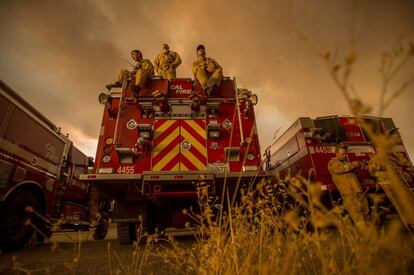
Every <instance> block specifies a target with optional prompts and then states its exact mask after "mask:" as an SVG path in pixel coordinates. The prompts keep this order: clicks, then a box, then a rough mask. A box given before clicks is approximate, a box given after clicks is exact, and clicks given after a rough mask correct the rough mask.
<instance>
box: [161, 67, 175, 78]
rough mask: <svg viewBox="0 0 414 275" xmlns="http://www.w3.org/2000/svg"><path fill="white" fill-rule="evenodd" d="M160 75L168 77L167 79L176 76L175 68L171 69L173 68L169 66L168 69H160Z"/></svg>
mask: <svg viewBox="0 0 414 275" xmlns="http://www.w3.org/2000/svg"><path fill="white" fill-rule="evenodd" d="M160 76H162V77H163V78H165V79H168V80H171V79H175V78H177V76H176V72H175V69H173V68H169V69H166V70H161V71H160Z"/></svg>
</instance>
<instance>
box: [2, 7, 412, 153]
mask: <svg viewBox="0 0 414 275" xmlns="http://www.w3.org/2000/svg"><path fill="white" fill-rule="evenodd" d="M0 3H1V5H0V31H1V36H0V42H1V43H0V50H1V52H0V78H1V79H2V80H3V81H5V82H6V83H7V84H8V85H9V86H11V87H12V88H13V89H14V90H16V91H17V92H18V93H20V94H21V95H22V96H23V97H25V98H26V99H27V100H28V101H29V102H30V103H32V104H33V105H34V106H35V107H36V108H38V109H39V110H40V111H41V112H42V113H43V114H45V115H46V116H47V117H49V118H50V120H52V121H54V122H55V123H56V124H57V125H59V126H61V127H62V129H63V131H64V132H68V133H69V134H70V136H71V138H72V140H74V142H75V144H78V145H79V146H80V147H81V148H82V149H83V150H85V151H87V152H88V153H90V154H94V153H93V151H94V149H95V146H96V138H97V137H98V133H99V128H100V122H101V115H102V106H101V105H99V104H98V101H97V96H98V94H99V93H100V92H102V91H104V87H105V85H106V84H108V83H110V82H113V81H114V80H115V77H116V75H117V73H118V71H119V69H121V68H128V66H129V65H128V64H127V63H126V62H125V61H124V60H123V59H124V58H126V59H130V57H129V52H130V50H131V49H140V50H141V51H142V52H143V54H144V58H148V59H150V60H151V61H152V60H154V58H155V56H156V55H157V54H158V53H159V52H160V50H161V45H162V44H163V43H165V42H166V43H168V44H169V45H170V48H171V49H172V50H174V51H177V52H178V53H179V54H180V55H181V57H182V60H183V64H182V65H181V66H180V67H179V68H178V70H177V76H178V77H185V78H190V77H192V75H191V64H192V61H194V59H195V48H196V46H197V45H198V44H200V43H202V44H204V45H205V46H206V51H207V54H208V55H209V56H211V57H212V58H214V59H215V60H216V61H217V62H218V63H219V64H220V65H221V66H222V67H223V70H224V74H225V75H226V76H230V77H235V78H236V81H237V84H238V86H239V87H241V88H248V89H250V90H252V91H253V92H255V93H256V94H258V96H259V104H258V105H257V106H256V113H257V118H258V130H259V135H260V141H261V148H262V150H263V149H264V148H265V147H267V146H268V145H269V144H270V143H271V141H272V138H273V136H274V133H275V131H276V130H277V129H279V128H281V130H280V132H279V133H281V132H282V131H283V130H284V129H286V128H287V127H288V126H289V125H290V124H291V123H293V122H294V120H295V119H296V118H297V117H303V116H311V117H317V116H325V115H334V114H349V109H348V107H347V105H346V103H345V101H344V100H343V98H342V97H341V93H340V92H339V90H338V88H337V87H336V86H335V85H334V82H333V80H332V79H331V77H330V75H329V71H328V70H327V68H326V66H325V65H324V63H323V62H322V60H321V58H320V57H319V51H320V50H322V49H327V50H332V49H337V50H338V51H339V52H346V51H347V49H349V47H350V41H351V40H350V38H351V37H355V38H356V43H355V48H356V50H357V53H358V55H357V61H356V64H355V66H354V68H353V71H352V76H351V82H352V84H353V86H354V88H355V91H356V93H357V95H358V96H359V97H360V98H362V99H363V100H364V101H365V102H367V103H368V104H369V105H371V106H372V107H373V112H372V114H374V115H375V114H377V112H378V110H377V109H376V106H377V105H378V101H379V92H380V90H381V77H380V74H379V67H380V60H381V59H380V57H381V53H382V52H384V51H386V50H389V49H391V47H392V46H393V45H395V42H396V40H397V39H398V38H399V37H401V36H402V35H404V36H405V37H407V39H410V40H411V41H414V28H413V26H414V16H413V14H414V4H413V2H412V1H409V0H407V1H385V0H384V1H378V0H361V1H349V0H342V1H330V0H302V1H300V0H297V1H294V0H292V1H288V0H279V1H261V0H256V1H243V0H240V1H216V0H209V1H202V0H200V1H187V0H176V1H92V0H90V1H81V0H72V1H42V0H38V1H21V0H14V1H8V0H0ZM298 33H300V34H302V35H299V34H298ZM303 36H306V37H307V39H304V38H303ZM413 63H414V62H413V61H411V63H409V64H407V67H406V69H405V70H404V71H403V72H401V74H400V75H399V78H397V80H396V82H395V83H393V85H395V86H396V87H397V86H398V85H401V83H402V82H403V81H404V80H405V79H408V78H410V77H412V76H413V72H414V64H413ZM413 103H414V87H413V86H411V87H409V88H408V89H407V90H406V91H405V92H404V93H403V94H402V95H401V96H400V97H399V98H398V99H396V100H395V102H394V103H393V105H391V107H390V108H389V109H388V110H386V112H385V116H387V117H392V118H393V119H394V121H395V123H396V124H397V127H399V128H400V131H401V133H402V136H403V140H404V142H405V144H406V145H407V147H408V150H409V152H410V153H411V156H413V153H414V128H413V127H412V121H411V120H412V118H413V117H414V108H412V105H413Z"/></svg>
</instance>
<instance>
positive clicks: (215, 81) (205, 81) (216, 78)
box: [195, 69, 223, 90]
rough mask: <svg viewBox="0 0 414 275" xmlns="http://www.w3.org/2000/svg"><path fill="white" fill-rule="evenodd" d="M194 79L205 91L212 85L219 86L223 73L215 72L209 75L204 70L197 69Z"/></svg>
mask: <svg viewBox="0 0 414 275" xmlns="http://www.w3.org/2000/svg"><path fill="white" fill-rule="evenodd" d="M195 78H196V79H197V80H198V82H199V83H200V85H201V87H202V88H203V89H204V90H206V89H208V88H210V87H212V86H214V85H217V86H218V85H220V83H221V80H222V79H223V72H222V71H221V70H215V71H214V72H213V73H212V74H210V73H208V72H206V70H202V69H198V70H197V72H196V73H195ZM210 83H211V84H210Z"/></svg>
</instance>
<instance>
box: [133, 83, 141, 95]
mask: <svg viewBox="0 0 414 275" xmlns="http://www.w3.org/2000/svg"><path fill="white" fill-rule="evenodd" d="M131 91H132V92H133V93H134V96H135V97H138V96H139V92H140V91H141V88H140V87H139V86H138V85H134V84H132V85H131Z"/></svg>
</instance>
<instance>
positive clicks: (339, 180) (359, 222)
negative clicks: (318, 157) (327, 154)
mask: <svg viewBox="0 0 414 275" xmlns="http://www.w3.org/2000/svg"><path fill="white" fill-rule="evenodd" d="M359 166H360V163H359V162H358V161H352V162H348V161H346V147H343V146H340V145H338V146H336V147H335V157H333V158H332V159H331V160H329V162H328V170H329V173H330V174H331V176H332V180H333V182H334V184H335V185H336V187H337V188H338V191H339V193H340V194H341V197H342V200H343V205H344V207H345V209H346V210H347V211H348V213H349V215H350V216H351V219H352V220H353V222H354V224H355V225H356V226H357V227H358V228H364V227H365V226H366V225H367V222H368V215H369V207H368V200H367V198H366V197H365V195H364V194H363V193H362V188H361V186H360V184H359V180H358V177H357V175H356V174H355V172H354V171H355V169H356V168H358V167H359Z"/></svg>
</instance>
